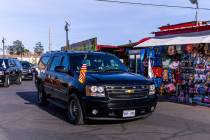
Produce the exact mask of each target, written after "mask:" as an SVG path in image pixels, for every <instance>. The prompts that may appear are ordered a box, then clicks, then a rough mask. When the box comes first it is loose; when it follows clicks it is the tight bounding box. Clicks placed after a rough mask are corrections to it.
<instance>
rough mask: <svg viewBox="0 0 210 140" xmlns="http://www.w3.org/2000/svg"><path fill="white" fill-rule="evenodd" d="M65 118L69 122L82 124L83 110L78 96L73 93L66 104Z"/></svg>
mask: <svg viewBox="0 0 210 140" xmlns="http://www.w3.org/2000/svg"><path fill="white" fill-rule="evenodd" d="M67 118H68V121H69V122H70V123H71V124H75V125H82V124H84V117H83V111H82V107H81V104H80V101H79V99H78V97H77V96H76V95H75V94H72V95H71V96H70V99H69V102H68V106H67Z"/></svg>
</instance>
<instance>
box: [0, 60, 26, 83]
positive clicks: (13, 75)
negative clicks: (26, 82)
mask: <svg viewBox="0 0 210 140" xmlns="http://www.w3.org/2000/svg"><path fill="white" fill-rule="evenodd" d="M12 82H14V83H16V84H21V82H22V65H21V64H20V61H18V60H17V59H14V58H0V84H1V85H3V86H4V87H9V86H10V84H11V83H12Z"/></svg>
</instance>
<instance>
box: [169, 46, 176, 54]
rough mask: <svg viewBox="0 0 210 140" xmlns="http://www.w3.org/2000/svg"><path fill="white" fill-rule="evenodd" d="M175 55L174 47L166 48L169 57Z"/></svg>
mask: <svg viewBox="0 0 210 140" xmlns="http://www.w3.org/2000/svg"><path fill="white" fill-rule="evenodd" d="M175 54H176V50H175V47H174V46H169V47H168V55H169V56H171V55H175Z"/></svg>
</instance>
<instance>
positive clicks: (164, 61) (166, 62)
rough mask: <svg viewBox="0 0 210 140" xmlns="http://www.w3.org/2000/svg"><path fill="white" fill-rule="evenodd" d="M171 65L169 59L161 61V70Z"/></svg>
mask: <svg viewBox="0 0 210 140" xmlns="http://www.w3.org/2000/svg"><path fill="white" fill-rule="evenodd" d="M170 64H171V59H165V60H163V61H162V65H163V68H168V67H169V65H170Z"/></svg>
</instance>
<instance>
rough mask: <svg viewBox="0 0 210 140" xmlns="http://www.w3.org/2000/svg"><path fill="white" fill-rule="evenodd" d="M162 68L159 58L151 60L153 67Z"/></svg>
mask: <svg viewBox="0 0 210 140" xmlns="http://www.w3.org/2000/svg"><path fill="white" fill-rule="evenodd" d="M161 66H162V60H161V58H160V57H155V58H153V67H161Z"/></svg>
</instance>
